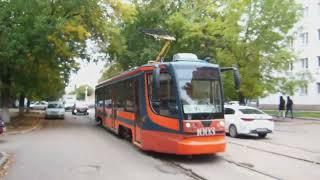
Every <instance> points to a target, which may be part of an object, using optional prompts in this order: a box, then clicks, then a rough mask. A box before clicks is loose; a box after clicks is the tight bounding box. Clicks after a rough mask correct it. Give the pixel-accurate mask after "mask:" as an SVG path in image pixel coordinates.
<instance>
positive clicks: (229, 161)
mask: <svg viewBox="0 0 320 180" xmlns="http://www.w3.org/2000/svg"><path fill="white" fill-rule="evenodd" d="M222 159H223V160H224V161H226V162H228V163H230V164H234V165H236V166H238V167H241V168H244V169H247V170H250V171H252V172H255V173H258V174H261V175H264V176H266V177H269V178H271V179H276V180H281V179H283V178H280V177H276V176H274V175H271V174H268V173H265V172H262V171H259V170H257V169H254V168H251V167H249V166H246V165H243V164H242V163H239V162H236V161H233V160H230V159H227V158H225V157H222Z"/></svg>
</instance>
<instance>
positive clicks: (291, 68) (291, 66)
mask: <svg viewBox="0 0 320 180" xmlns="http://www.w3.org/2000/svg"><path fill="white" fill-rule="evenodd" d="M290 70H291V71H292V70H293V63H292V62H290Z"/></svg>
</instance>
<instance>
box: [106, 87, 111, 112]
mask: <svg viewBox="0 0 320 180" xmlns="http://www.w3.org/2000/svg"><path fill="white" fill-rule="evenodd" d="M104 92H105V93H104V94H105V100H104V104H105V108H112V99H111V92H110V87H108V86H107V87H105V89H104Z"/></svg>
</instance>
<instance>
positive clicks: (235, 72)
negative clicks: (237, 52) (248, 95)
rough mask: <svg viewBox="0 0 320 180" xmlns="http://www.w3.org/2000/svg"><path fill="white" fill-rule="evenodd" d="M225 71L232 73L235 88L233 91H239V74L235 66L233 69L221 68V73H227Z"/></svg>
mask: <svg viewBox="0 0 320 180" xmlns="http://www.w3.org/2000/svg"><path fill="white" fill-rule="evenodd" d="M227 71H232V72H233V79H234V86H235V89H236V90H237V91H239V90H240V84H241V81H240V73H239V70H238V68H236V67H235V66H234V67H223V68H221V72H227Z"/></svg>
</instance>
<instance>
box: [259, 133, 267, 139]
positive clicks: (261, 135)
mask: <svg viewBox="0 0 320 180" xmlns="http://www.w3.org/2000/svg"><path fill="white" fill-rule="evenodd" d="M258 136H259V138H265V137H267V133H259V134H258Z"/></svg>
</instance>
